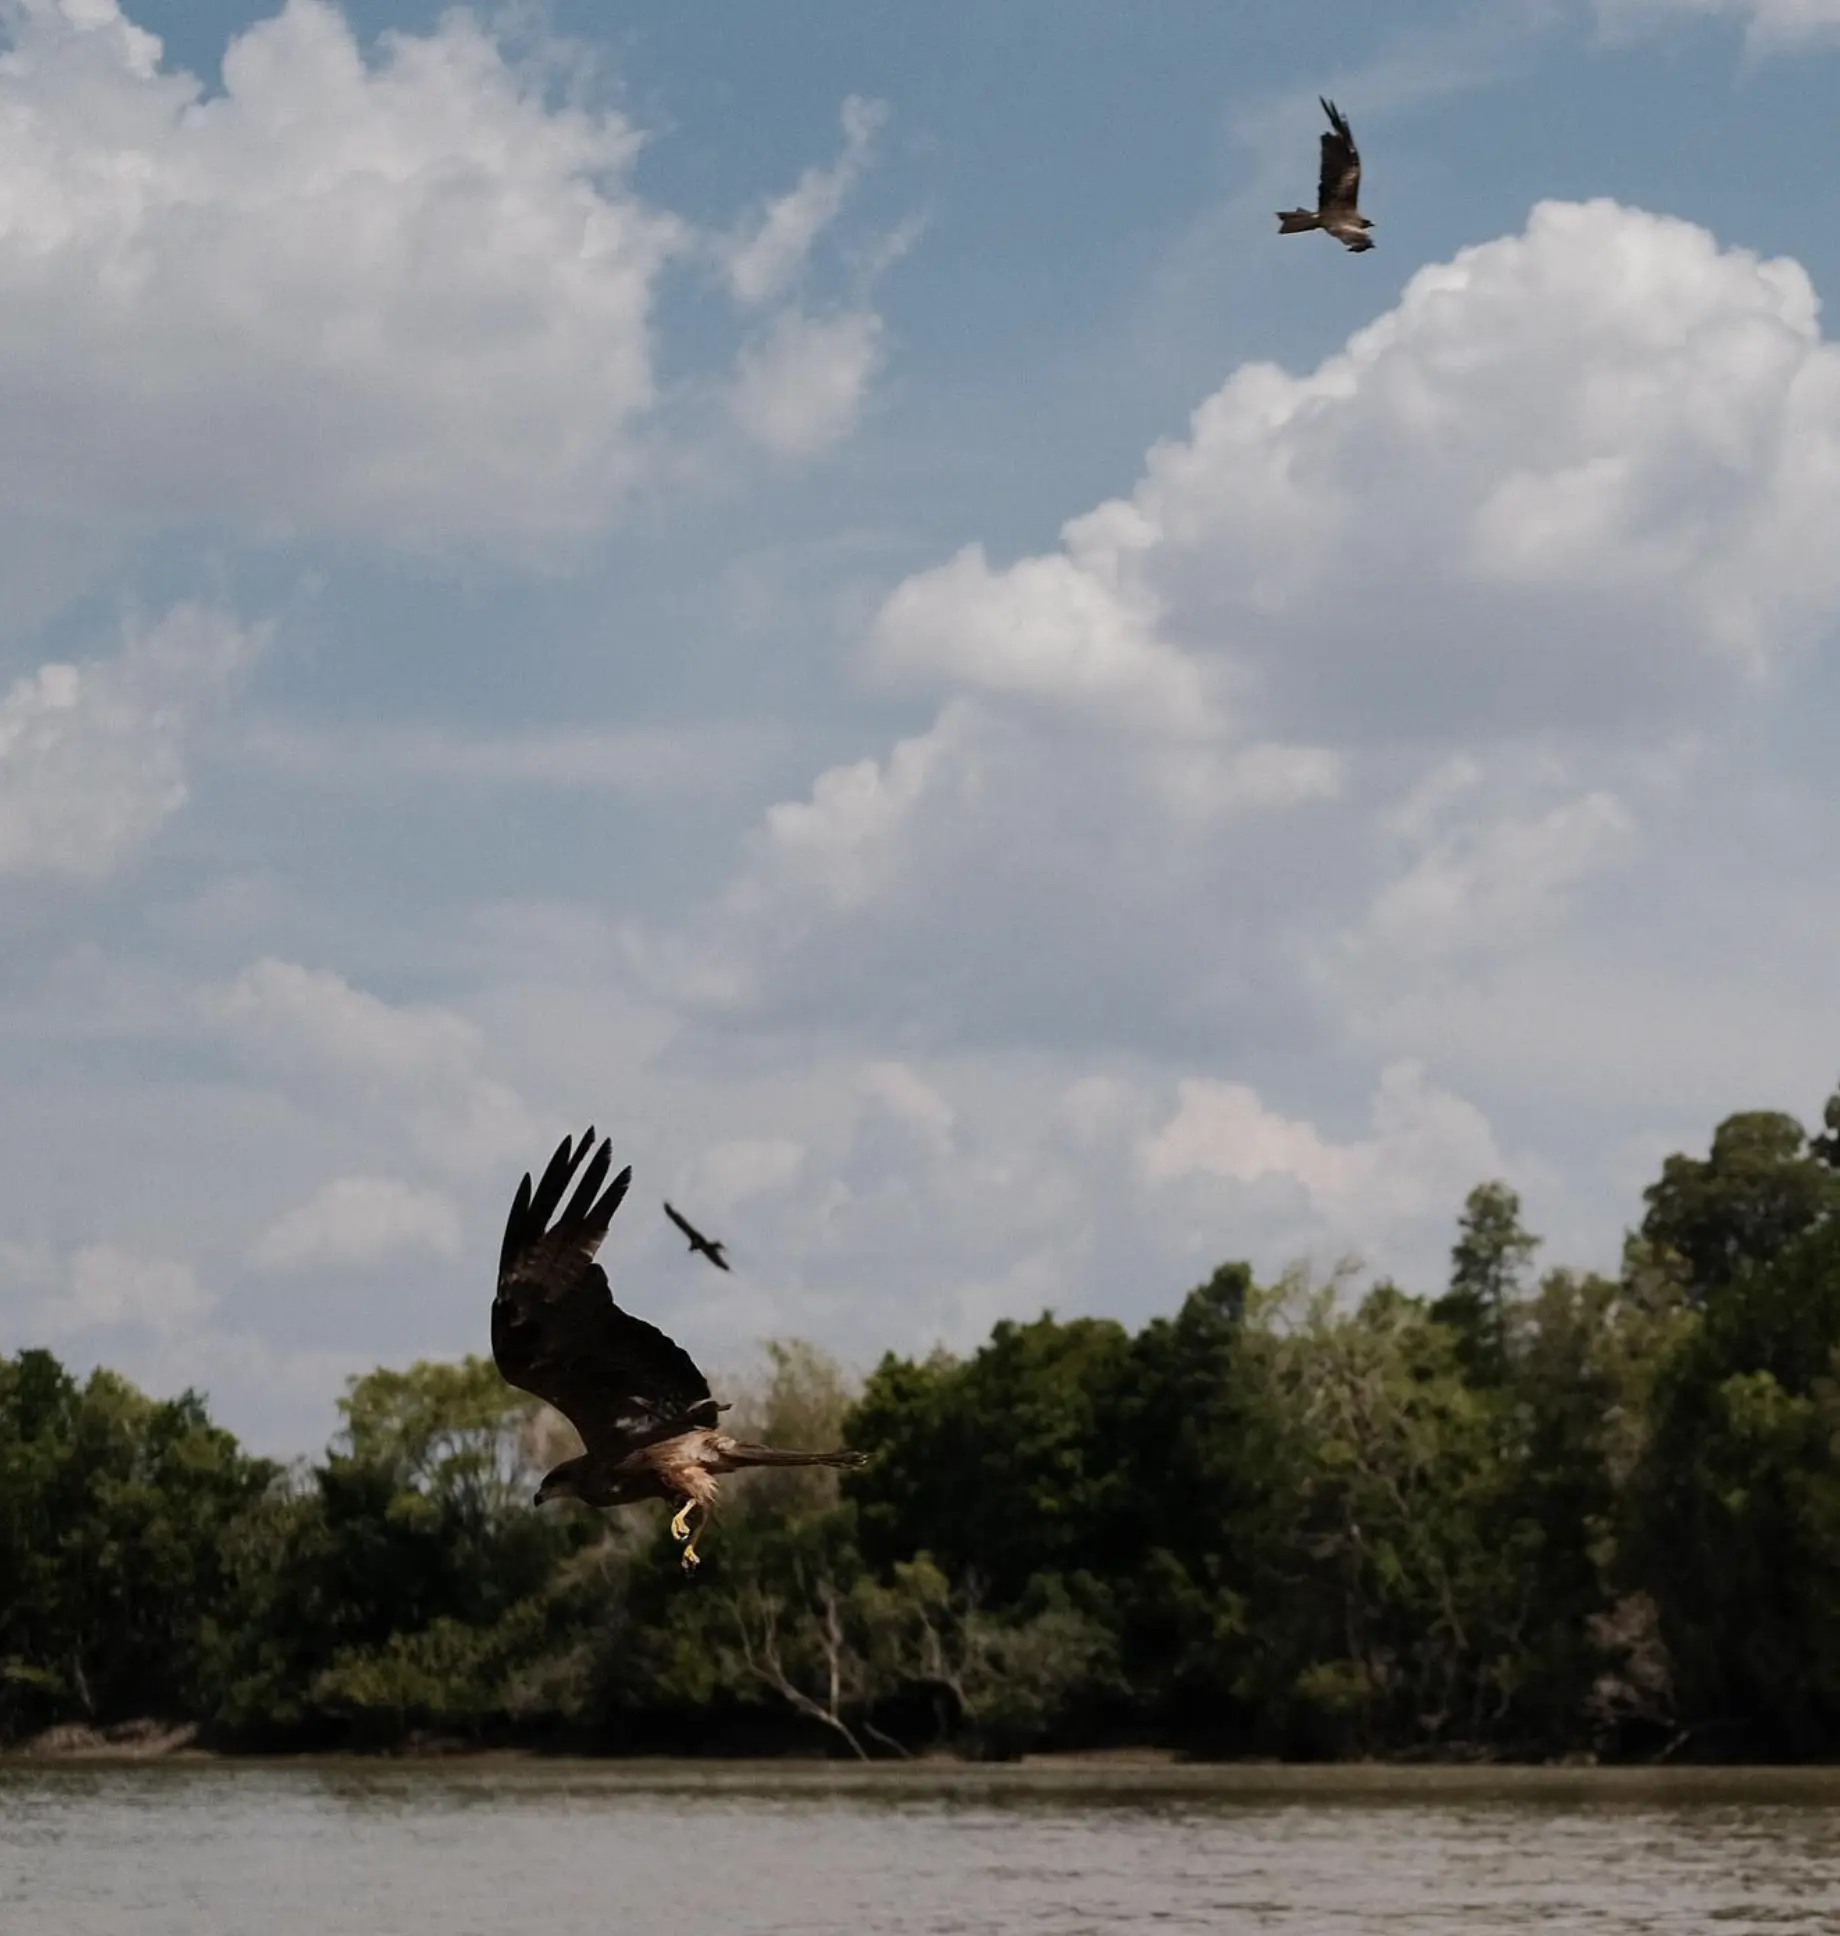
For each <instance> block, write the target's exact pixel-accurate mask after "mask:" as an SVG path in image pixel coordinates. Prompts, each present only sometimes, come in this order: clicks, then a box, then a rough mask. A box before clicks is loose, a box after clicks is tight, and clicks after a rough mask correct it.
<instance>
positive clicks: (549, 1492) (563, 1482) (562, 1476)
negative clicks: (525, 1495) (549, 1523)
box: [536, 1459, 585, 1506]
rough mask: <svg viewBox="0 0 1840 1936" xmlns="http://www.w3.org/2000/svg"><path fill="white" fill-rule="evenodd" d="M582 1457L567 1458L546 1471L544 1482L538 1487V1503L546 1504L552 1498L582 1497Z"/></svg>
mask: <svg viewBox="0 0 1840 1936" xmlns="http://www.w3.org/2000/svg"><path fill="white" fill-rule="evenodd" d="M584 1463H585V1461H584V1460H582V1459H565V1460H564V1461H563V1463H562V1464H561V1465H559V1466H556V1467H555V1468H554V1469H553V1470H551V1471H549V1472H546V1473H544V1475H543V1479H542V1483H541V1484H540V1485H539V1486H538V1487H537V1497H536V1504H538V1505H539V1506H541V1505H544V1504H546V1503H547V1502H548V1501H549V1500H551V1499H579V1498H580V1497H581V1468H582V1466H583V1464H584Z"/></svg>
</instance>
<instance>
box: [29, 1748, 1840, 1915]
mask: <svg viewBox="0 0 1840 1936" xmlns="http://www.w3.org/2000/svg"><path fill="white" fill-rule="evenodd" d="M1837 1804H1840V1774H1836V1775H1833V1776H1829V1775H1827V1774H1824V1773H1813V1774H1782V1773H1769V1772H1735V1773H1732V1772H1716V1773H1715V1772H1711V1771H1696V1770H1681V1771H1678V1772H1674V1773H1670V1774H1669V1775H1667V1776H1666V1777H1661V1776H1655V1775H1639V1776H1631V1775H1627V1774H1622V1773H1598V1772H1571V1771H1565V1772H1560V1771H1552V1770H1538V1769H1535V1770H1524V1771H1520V1772H1518V1773H1509V1774H1502V1773H1495V1772H1491V1773H1488V1774H1479V1773H1474V1772H1470V1771H1452V1770H1439V1771H1429V1770H1426V1771H1411V1772H1407V1771H1401V1770H1396V1769H1308V1770H1303V1769H1270V1768H1260V1769H1244V1768H1238V1769H1199V1768H1177V1769H1142V1768H1121V1767H1116V1766H1108V1767H1103V1768H1090V1767H1089V1768H1076V1769H1061V1768H1056V1769H1036V1768H1022V1769H963V1768H953V1767H945V1768H939V1767H933V1766H928V1767H922V1768H912V1767H909V1768H875V1769H867V1770H855V1769H845V1768H828V1767H827V1768H815V1767H811V1766H808V1765H800V1766H796V1767H782V1766H776V1765H773V1764H760V1763H754V1764H750V1765H748V1766H747V1767H745V1768H736V1767H733V1766H727V1767H719V1768H712V1767H707V1766H696V1767H687V1766H685V1765H683V1764H663V1765H658V1764H638V1765H636V1766H635V1765H634V1764H631V1763H627V1764H617V1765H609V1764H584V1763H580V1762H562V1763H550V1762H536V1763H533V1762H528V1761H497V1760H492V1761H469V1762H465V1763H458V1764H456V1763H443V1764H432V1765H430V1764H420V1765H415V1764H411V1765H402V1764H378V1763H358V1762H312V1763H285V1764H277V1763H266V1764H237V1765H226V1764H222V1763H211V1762H188V1763H165V1764H160V1765H153V1766H143V1767H94V1766H92V1767H82V1766H70V1765H64V1766H49V1767H39V1766H31V1765H26V1764H13V1765H11V1766H7V1767H0V1930H4V1931H5V1932H6V1936H129V1932H131V1933H132V1936H423V1932H428V1936H435V1932H439V1936H472V1932H478V1936H486V1933H487V1932H491V1936H500V1932H504V1931H507V1930H517V1931H520V1932H524V1931H527V1932H529V1936H576V1932H582V1936H587V1932H593V1936H666V1932H669V1936H778V1932H782V1931H783V1932H793V1931H797V1932H799V1936H831V1932H836V1933H837V1936H880V1933H881V1932H899V1933H900V1936H919V1933H920V1932H927V1936H934V1933H935V1932H937V1933H938V1936H947V1932H950V1933H951V1936H1012V1933H1019V1932H1025V1931H1027V1932H1036V1931H1039V1932H1044V1936H1045V1932H1050V1931H1052V1932H1054V1936H1075V1933H1076V1932H1086V1931H1092V1932H1107V1933H1108V1936H1109V1932H1113V1931H1117V1930H1129V1929H1139V1928H1142V1929H1154V1930H1157V1931H1159V1932H1171V1933H1174V1932H1187V1931H1196V1932H1201V1931H1208V1932H1233V1931H1239V1930H1277V1931H1285V1932H1296V1933H1297V1936H1335V1933H1338V1932H1348V1933H1349V1936H1355V1932H1359V1933H1360V1936H1399V1933H1401V1932H1407V1931H1412V1932H1417V1931H1438V1932H1449V1936H1493V1932H1496V1931H1504V1932H1505V1931H1519V1930H1532V1929H1538V1930H1540V1931H1542V1932H1543V1933H1544V1936H1572V1933H1573V1932H1578V1936H1584V1932H1589V1936H1620V1933H1621V1932H1625V1931H1638V1930H1639V1931H1655V1932H1666V1936H1695V1932H1700V1931H1708V1932H1710V1931H1717V1932H1719V1936H1742V1933H1743V1932H1750V1931H1756V1932H1769V1936H1781V1933H1782V1932H1786V1931H1798V1930H1808V1931H1815V1930H1819V1931H1821V1932H1823V1936H1832V1932H1834V1931H1836V1930H1840V1809H1837V1806H1836V1805H1837Z"/></svg>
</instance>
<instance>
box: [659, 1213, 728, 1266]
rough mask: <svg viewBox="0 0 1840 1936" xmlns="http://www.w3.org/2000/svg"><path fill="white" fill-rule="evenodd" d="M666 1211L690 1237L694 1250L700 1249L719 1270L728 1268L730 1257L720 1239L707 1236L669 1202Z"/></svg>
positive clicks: (691, 1246)
mask: <svg viewBox="0 0 1840 1936" xmlns="http://www.w3.org/2000/svg"><path fill="white" fill-rule="evenodd" d="M664 1213H665V1215H666V1216H667V1217H669V1218H670V1219H671V1221H672V1222H673V1223H674V1224H676V1226H677V1227H678V1229H679V1230H681V1231H682V1232H683V1233H684V1235H685V1236H686V1237H688V1238H689V1239H690V1248H691V1249H692V1250H694V1251H698V1252H700V1253H701V1254H702V1255H703V1256H705V1257H707V1258H708V1259H709V1261H710V1262H711V1263H712V1264H713V1265H715V1267H716V1269H717V1270H727V1269H728V1259H727V1258H726V1257H724V1256H723V1255H722V1252H723V1251H724V1250H725V1249H726V1248H727V1246H726V1245H725V1244H723V1243H722V1242H721V1241H720V1240H719V1239H712V1238H709V1237H705V1236H704V1235H703V1233H702V1232H701V1231H700V1230H699V1229H697V1227H696V1225H695V1224H693V1223H692V1222H691V1221H690V1219H689V1218H688V1217H680V1216H679V1215H678V1214H677V1212H676V1211H675V1210H673V1209H672V1208H671V1206H670V1205H669V1204H668V1203H667V1204H666V1205H665V1207H664Z"/></svg>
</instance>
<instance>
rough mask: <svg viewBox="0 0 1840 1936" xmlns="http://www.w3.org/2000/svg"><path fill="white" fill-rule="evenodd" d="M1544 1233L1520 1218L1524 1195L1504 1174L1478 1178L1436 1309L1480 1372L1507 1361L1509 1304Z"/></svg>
mask: <svg viewBox="0 0 1840 1936" xmlns="http://www.w3.org/2000/svg"><path fill="white" fill-rule="evenodd" d="M1539 1247H1540V1239H1539V1238H1538V1237H1536V1236H1534V1235H1532V1233H1531V1232H1529V1231H1528V1230H1527V1229H1525V1228H1524V1227H1523V1225H1522V1223H1521V1200H1520V1198H1519V1197H1518V1196H1517V1195H1516V1194H1515V1192H1514V1191H1513V1190H1511V1189H1510V1188H1509V1187H1508V1186H1507V1184H1506V1183H1504V1182H1502V1181H1501V1180H1500V1178H1496V1179H1495V1180H1494V1181H1492V1182H1488V1183H1478V1184H1477V1185H1476V1187H1475V1188H1474V1189H1473V1190H1472V1191H1471V1192H1470V1193H1469V1195H1468V1197H1467V1198H1466V1199H1465V1200H1464V1204H1463V1214H1462V1215H1461V1216H1460V1217H1459V1218H1458V1219H1457V1241H1456V1242H1455V1243H1454V1244H1453V1245H1452V1246H1451V1248H1450V1288H1449V1290H1448V1291H1446V1292H1445V1294H1444V1295H1443V1296H1442V1297H1441V1298H1439V1299H1438V1300H1437V1302H1436V1303H1435V1304H1434V1305H1433V1306H1432V1307H1431V1315H1432V1316H1433V1317H1434V1318H1435V1319H1436V1320H1437V1321H1438V1322H1439V1323H1440V1324H1447V1325H1449V1327H1450V1328H1451V1329H1452V1330H1453V1331H1455V1332H1456V1334H1457V1337H1458V1339H1459V1341H1460V1348H1461V1351H1462V1355H1463V1359H1464V1362H1465V1364H1466V1365H1467V1366H1468V1368H1469V1370H1470V1371H1471V1373H1472V1374H1473V1375H1475V1376H1478V1377H1482V1378H1486V1379H1490V1380H1496V1379H1499V1378H1500V1377H1501V1375H1502V1373H1503V1371H1504V1369H1505V1368H1506V1364H1507V1343H1508V1309H1509V1306H1510V1305H1511V1304H1512V1303H1513V1301H1514V1299H1515V1298H1516V1297H1517V1296H1518V1295H1519V1293H1520V1289H1521V1282H1522V1278H1523V1276H1524V1274H1525V1272H1526V1269H1527V1266H1528V1264H1529V1263H1530V1262H1531V1261H1532V1259H1533V1253H1534V1252H1535V1251H1536V1250H1538V1249H1539Z"/></svg>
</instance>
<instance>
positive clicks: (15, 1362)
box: [0, 1351, 273, 1740]
mask: <svg viewBox="0 0 1840 1936" xmlns="http://www.w3.org/2000/svg"><path fill="white" fill-rule="evenodd" d="M272 1473H273V1468H272V1467H271V1466H269V1465H268V1464H266V1463H265V1462H264V1461H261V1460H256V1459H250V1458H247V1457H245V1456H244V1455H243V1454H242V1453H241V1452H240V1451H239V1450H238V1449H237V1446H236V1443H235V1441H234V1440H233V1439H232V1438H231V1437H230V1435H229V1434H228V1433H227V1432H222V1431H219V1430H217V1429H216V1428H215V1427H214V1426H212V1425H211V1423H210V1421H209V1419H208V1418H207V1417H206V1415H205V1409H204V1404H203V1402H202V1400H200V1399H199V1398H198V1397H196V1396H195V1395H194V1394H192V1393H190V1392H187V1393H185V1394H184V1395H183V1396H181V1397H179V1398H176V1399H171V1400H168V1401H166V1402H164V1403H156V1402H155V1401H153V1400H151V1399H148V1398H145V1397H143V1396H142V1395H141V1394H140V1393H139V1392H137V1391H136V1390H135V1389H134V1388H133V1386H131V1385H129V1384H127V1383H126V1382H125V1381H124V1380H122V1379H120V1378H117V1377H115V1376H114V1375H113V1374H112V1373H109V1372H106V1371H99V1372H96V1373H95V1374H94V1375H93V1376H92V1377H91V1378H90V1379H89V1380H88V1381H87V1382H86V1383H85V1384H83V1385H78V1384H77V1383H76V1381H75V1380H74V1379H72V1378H71V1377H70V1375H69V1374H68V1373H67V1372H66V1371H65V1370H64V1369H63V1367H62V1366H61V1365H59V1364H58V1363H57V1361H56V1360H55V1359H54V1358H52V1357H51V1355H50V1354H49V1353H48V1352H44V1351H22V1352H21V1353H20V1354H19V1355H18V1357H16V1358H13V1359H10V1360H9V1359H5V1358H0V1740H3V1739H5V1738H6V1737H8V1736H10V1735H14V1734H18V1733H21V1732H25V1731H28V1730H30V1729H33V1728H35V1727H44V1726H49V1725H51V1724H53V1723H55V1722H59V1721H86V1722H93V1723H101V1724H107V1723H111V1722H115V1721H119V1720H124V1719H129V1718H133V1717H136V1716H139V1715H144V1714H153V1715H161V1716H168V1717H170V1716H184V1715H188V1714H192V1713H196V1712H197V1709H198V1706H199V1703H200V1701H201V1700H202V1699H203V1698H204V1692H205V1689H204V1668H205V1659H206V1655H207V1653H208V1623H209V1620H210V1618H211V1616H212V1614H213V1613H214V1612H215V1611H216V1609H218V1608H219V1607H220V1606H221V1605H222V1604H223V1601H224V1598H225V1595H226V1591H227V1588H228V1565H227V1551H228V1547H229V1544H230V1538H231V1534H232V1529H233V1528H234V1526H235V1525H236V1523H237V1521H238V1519H239V1516H240V1515H241V1514H242V1513H243V1512H244V1511H246V1510H247V1509H248V1508H249V1507H250V1506H251V1504H252V1503H253V1502H254V1501H255V1500H256V1499H257V1498H258V1497H259V1495H260V1494H261V1492H262V1490H263V1489H264V1487H265V1486H266V1485H267V1484H268V1482H269V1480H270V1478H271V1476H272Z"/></svg>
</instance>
